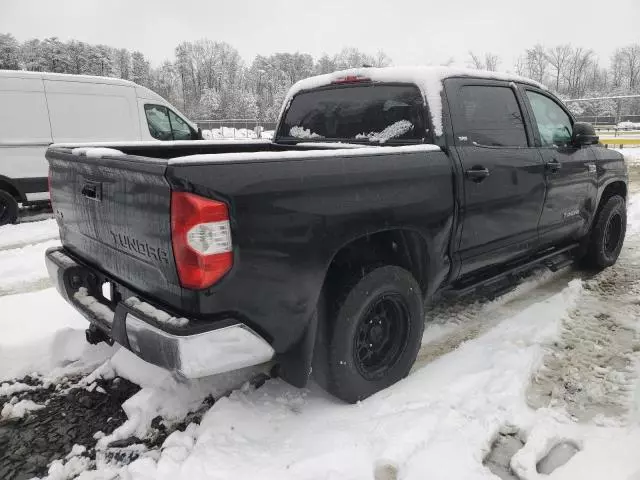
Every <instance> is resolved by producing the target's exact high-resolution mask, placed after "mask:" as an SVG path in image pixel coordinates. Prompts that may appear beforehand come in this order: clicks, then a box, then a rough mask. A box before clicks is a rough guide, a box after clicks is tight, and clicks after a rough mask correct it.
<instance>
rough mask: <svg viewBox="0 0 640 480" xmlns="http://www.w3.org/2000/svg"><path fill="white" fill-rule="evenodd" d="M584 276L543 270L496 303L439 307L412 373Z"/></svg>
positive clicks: (473, 300)
mask: <svg viewBox="0 0 640 480" xmlns="http://www.w3.org/2000/svg"><path fill="white" fill-rule="evenodd" d="M582 275H584V274H583V273H582V272H579V271H576V270H574V269H572V268H565V269H563V270H561V271H559V272H555V273H553V272H551V271H549V270H547V269H545V268H541V269H539V270H537V271H536V272H534V273H533V274H532V275H531V276H530V277H529V278H527V279H526V280H525V281H524V282H522V283H521V284H519V285H517V286H516V287H515V288H514V289H513V290H512V291H510V292H507V293H505V294H503V295H501V296H499V297H497V298H496V299H494V300H491V301H488V300H483V299H479V298H477V297H471V298H468V299H464V298H463V299H458V300H454V301H448V302H443V303H441V304H438V305H437V306H435V307H433V308H432V309H431V311H429V312H427V316H426V321H427V326H426V327H425V334H424V336H423V340H422V347H421V349H420V351H419V352H418V357H417V359H416V363H415V364H414V366H413V369H412V370H413V371H415V370H416V369H418V368H421V367H423V366H424V365H426V364H428V363H431V362H432V361H434V360H436V359H437V358H439V357H441V356H443V355H446V354H447V353H450V352H452V351H453V350H455V349H456V348H458V347H459V346H460V345H462V344H463V343H464V342H467V341H469V340H472V339H474V338H476V337H478V336H480V335H481V334H482V333H484V332H486V331H488V330H490V329H491V328H493V327H495V326H496V325H497V324H499V323H500V322H501V321H503V320H506V319H508V318H510V317H511V316H513V315H514V314H515V313H517V312H519V311H520V310H524V309H525V308H527V307H528V306H531V305H533V304H534V303H538V302H541V301H543V300H545V299H546V298H549V297H551V296H553V295H555V294H556V293H558V292H559V291H561V290H562V289H563V288H564V287H566V286H567V285H568V284H569V282H570V281H571V280H573V279H574V278H580V277H581V276H582Z"/></svg>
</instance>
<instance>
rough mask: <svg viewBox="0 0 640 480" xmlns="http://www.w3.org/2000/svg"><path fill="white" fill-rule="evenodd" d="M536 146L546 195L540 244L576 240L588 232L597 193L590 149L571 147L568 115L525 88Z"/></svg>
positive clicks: (545, 97)
mask: <svg viewBox="0 0 640 480" xmlns="http://www.w3.org/2000/svg"><path fill="white" fill-rule="evenodd" d="M525 92H526V99H527V102H526V103H527V108H529V112H530V116H531V118H532V123H533V124H534V135H535V137H536V143H538V144H539V145H540V152H541V154H542V159H543V162H544V164H545V181H546V184H547V195H546V199H545V202H544V208H543V209H542V215H541V216H540V224H539V230H538V231H539V234H540V241H541V243H543V244H557V243H559V242H562V241H569V240H576V239H578V238H580V237H582V236H584V235H585V234H586V233H587V229H588V228H589V220H590V219H591V218H592V216H593V214H594V210H595V207H596V206H595V200H596V196H597V195H596V194H597V188H598V187H597V175H596V156H595V153H594V152H593V149H592V147H590V146H585V147H575V146H573V145H572V144H571V136H572V130H573V120H572V118H571V115H569V113H568V112H567V111H566V110H565V109H564V108H563V107H562V106H561V104H560V103H558V102H557V101H556V100H555V99H554V98H553V97H551V96H550V95H549V94H547V93H545V92H542V91H540V90H537V89H534V88H530V87H526V88H525Z"/></svg>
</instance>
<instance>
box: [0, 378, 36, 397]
mask: <svg viewBox="0 0 640 480" xmlns="http://www.w3.org/2000/svg"><path fill="white" fill-rule="evenodd" d="M30 390H35V387H33V386H31V385H27V384H26V383H21V382H15V383H3V384H2V385H0V397H8V396H11V395H14V394H16V393H20V392H28V391H30Z"/></svg>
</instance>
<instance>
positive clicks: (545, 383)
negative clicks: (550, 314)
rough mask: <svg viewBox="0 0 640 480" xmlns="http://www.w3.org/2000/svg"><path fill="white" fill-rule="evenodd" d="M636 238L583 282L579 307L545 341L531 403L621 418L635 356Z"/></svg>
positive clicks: (639, 288) (638, 351)
mask: <svg viewBox="0 0 640 480" xmlns="http://www.w3.org/2000/svg"><path fill="white" fill-rule="evenodd" d="M629 240H631V238H630V239H629ZM637 243H638V242H637V240H636V239H635V237H633V243H631V244H630V245H628V246H627V247H625V249H624V250H623V255H622V256H621V257H620V259H619V260H618V263H617V264H616V265H614V266H613V267H610V268H609V269H607V270H605V271H603V272H601V273H599V274H598V275H596V276H595V277H593V278H592V279H590V280H586V281H584V284H583V286H584V291H583V294H582V296H581V298H580V300H579V305H578V307H577V308H575V309H574V310H573V311H572V312H570V313H569V315H567V317H566V318H565V319H564V320H563V322H562V327H561V331H560V338H559V340H557V341H555V342H554V343H552V344H550V345H548V346H547V351H546V353H545V355H544V358H543V361H542V365H541V366H540V368H539V369H538V371H537V372H535V373H534V374H533V376H532V379H531V382H530V385H529V387H528V389H527V403H528V404H529V406H531V407H532V408H536V409H537V408H542V407H556V408H563V409H565V410H566V411H567V412H568V413H569V414H571V415H572V416H574V417H575V418H576V419H577V420H579V421H582V422H588V421H594V422H596V423H606V422H610V421H612V420H613V421H615V422H621V423H624V421H625V417H626V416H627V414H628V413H629V412H630V410H631V407H632V405H633V390H634V388H635V385H636V383H637V382H638V373H637V364H638V363H637V362H638V361H640V324H639V321H638V319H639V318H640V255H639V252H638V245H637Z"/></svg>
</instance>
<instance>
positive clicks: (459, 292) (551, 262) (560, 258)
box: [442, 243, 580, 297]
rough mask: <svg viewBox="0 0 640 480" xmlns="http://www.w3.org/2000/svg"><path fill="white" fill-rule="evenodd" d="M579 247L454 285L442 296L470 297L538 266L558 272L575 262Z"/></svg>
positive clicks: (575, 244)
mask: <svg viewBox="0 0 640 480" xmlns="http://www.w3.org/2000/svg"><path fill="white" fill-rule="evenodd" d="M579 246H580V244H579V243H574V244H572V245H569V246H567V247H564V248H561V249H560V250H554V251H553V252H549V253H547V254H545V255H542V256H540V257H537V258H535V259H533V260H529V261H527V262H525V263H520V264H518V265H515V266H513V267H511V268H509V269H507V270H505V271H503V272H500V273H498V274H497V275H493V276H491V277H488V278H483V279H482V280H479V281H477V282H473V283H471V284H467V285H460V286H458V287H456V286H455V285H453V286H452V287H450V288H447V289H446V290H444V291H443V292H442V294H443V295H444V296H447V297H461V296H464V295H469V294H471V293H474V292H475V291H476V290H479V289H480V288H483V287H487V288H489V287H490V286H491V285H497V284H498V283H499V282H500V281H502V280H509V277H513V276H516V275H518V274H522V273H524V272H526V271H527V270H530V269H531V268H533V267H535V266H538V265H545V266H546V267H547V268H548V269H549V270H551V271H552V272H557V271H558V270H560V269H562V268H564V267H567V266H569V265H571V264H572V263H573V262H574V258H573V256H572V255H571V252H572V251H573V250H575V249H577V248H578V247H579Z"/></svg>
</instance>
